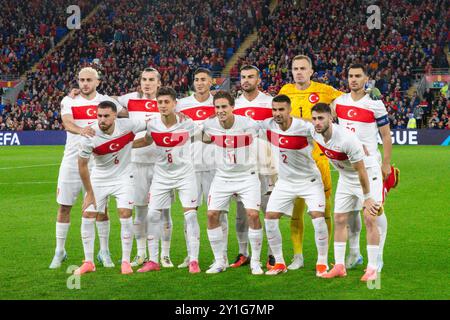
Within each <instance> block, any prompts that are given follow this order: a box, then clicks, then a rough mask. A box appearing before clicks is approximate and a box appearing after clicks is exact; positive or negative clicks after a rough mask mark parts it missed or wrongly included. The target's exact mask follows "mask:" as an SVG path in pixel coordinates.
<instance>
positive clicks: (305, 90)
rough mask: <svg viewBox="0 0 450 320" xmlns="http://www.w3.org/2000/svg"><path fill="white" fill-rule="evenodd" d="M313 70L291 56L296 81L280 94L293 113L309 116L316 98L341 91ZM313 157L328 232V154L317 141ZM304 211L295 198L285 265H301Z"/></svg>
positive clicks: (300, 57)
mask: <svg viewBox="0 0 450 320" xmlns="http://www.w3.org/2000/svg"><path fill="white" fill-rule="evenodd" d="M313 73H314V70H313V68H312V61H311V59H310V58H309V57H308V56H304V55H298V56H295V57H294V59H293V60H292V76H293V78H294V82H295V83H290V84H286V85H284V86H283V87H282V88H281V90H280V92H279V94H285V95H287V96H288V97H289V98H290V99H291V102H292V115H293V116H295V117H300V118H303V119H306V120H311V108H312V106H313V105H315V104H316V103H318V102H323V103H328V104H329V103H331V102H332V101H333V100H334V99H336V98H337V97H339V96H340V95H342V92H340V91H338V90H336V89H334V88H333V87H331V86H329V85H326V84H323V83H319V82H315V81H311V76H312V75H313ZM313 158H314V160H315V161H316V164H317V167H318V168H319V170H320V173H321V175H322V182H323V185H324V188H325V198H326V205H325V221H326V223H327V227H328V234H331V230H332V224H331V188H332V185H331V173H330V165H329V163H328V160H327V158H326V157H325V156H324V155H323V153H322V152H321V151H320V149H319V148H318V147H317V145H314V148H313ZM304 211H305V201H304V200H303V199H298V200H297V201H296V202H295V205H294V211H293V212H292V219H291V240H292V244H293V247H294V259H293V261H292V263H291V264H290V265H289V266H288V269H290V270H295V269H298V268H301V267H303V265H304V263H303V235H304V221H303V220H304V219H303V217H304Z"/></svg>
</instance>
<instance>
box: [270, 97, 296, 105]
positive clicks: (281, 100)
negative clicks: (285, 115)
mask: <svg viewBox="0 0 450 320" xmlns="http://www.w3.org/2000/svg"><path fill="white" fill-rule="evenodd" d="M272 102H285V103H287V104H288V105H289V106H290V105H291V99H290V98H289V97H288V96H287V95H285V94H279V95H277V96H276V97H274V98H273V99H272Z"/></svg>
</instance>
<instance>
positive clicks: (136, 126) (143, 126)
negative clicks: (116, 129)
mask: <svg viewBox="0 0 450 320" xmlns="http://www.w3.org/2000/svg"><path fill="white" fill-rule="evenodd" d="M130 120H131V121H132V124H133V126H132V129H131V130H132V131H133V133H137V132H141V131H146V130H147V123H148V122H147V121H145V120H135V119H130Z"/></svg>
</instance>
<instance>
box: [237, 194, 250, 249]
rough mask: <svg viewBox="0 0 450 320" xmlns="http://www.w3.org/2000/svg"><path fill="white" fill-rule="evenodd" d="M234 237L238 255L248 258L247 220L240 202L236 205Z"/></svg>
mask: <svg viewBox="0 0 450 320" xmlns="http://www.w3.org/2000/svg"><path fill="white" fill-rule="evenodd" d="M236 235H237V239H238V244H239V253H240V254H243V255H244V256H246V257H248V256H249V254H248V219H247V212H246V211H245V208H244V204H243V203H242V202H240V201H238V202H237V204H236Z"/></svg>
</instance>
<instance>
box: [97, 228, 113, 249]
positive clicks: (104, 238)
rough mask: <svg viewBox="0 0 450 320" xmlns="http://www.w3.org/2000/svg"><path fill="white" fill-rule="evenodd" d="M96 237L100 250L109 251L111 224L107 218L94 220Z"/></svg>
mask: <svg viewBox="0 0 450 320" xmlns="http://www.w3.org/2000/svg"><path fill="white" fill-rule="evenodd" d="M95 224H96V225H97V232H98V238H99V240H100V251H105V252H106V251H109V232H110V229H111V225H110V222H109V220H107V221H96V222H95Z"/></svg>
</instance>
